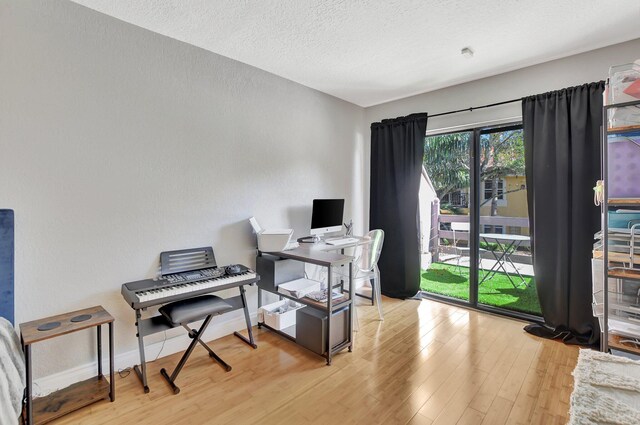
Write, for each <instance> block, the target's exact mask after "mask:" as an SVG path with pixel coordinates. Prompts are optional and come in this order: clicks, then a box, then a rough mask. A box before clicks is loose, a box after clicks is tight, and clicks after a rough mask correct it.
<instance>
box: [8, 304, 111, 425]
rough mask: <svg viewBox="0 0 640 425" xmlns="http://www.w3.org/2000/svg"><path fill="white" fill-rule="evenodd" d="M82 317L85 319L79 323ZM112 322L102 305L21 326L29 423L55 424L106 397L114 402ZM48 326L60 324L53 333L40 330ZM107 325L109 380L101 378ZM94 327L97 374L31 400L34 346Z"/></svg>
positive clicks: (53, 329)
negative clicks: (103, 329) (96, 346)
mask: <svg viewBox="0 0 640 425" xmlns="http://www.w3.org/2000/svg"><path fill="white" fill-rule="evenodd" d="M83 316H84V317H83ZM86 316H90V317H88V318H87V317H86ZM83 318H84V319H85V320H81V321H77V320H78V319H83ZM113 321H114V318H113V317H112V316H111V315H110V314H109V313H108V312H107V311H106V310H105V309H104V308H102V306H95V307H91V308H86V309H84V310H78V311H72V312H70V313H65V314H60V315H57V316H51V317H47V318H44V319H39V320H34V321H31V322H26V323H21V324H20V338H21V339H22V348H23V350H24V360H25V365H26V374H27V376H26V378H27V379H26V380H27V394H26V399H27V400H26V417H25V422H26V423H27V424H29V425H31V424H33V423H34V422H35V423H37V424H43V423H46V422H49V421H52V420H54V419H57V418H59V417H60V416H63V415H65V414H67V413H69V412H72V411H74V410H77V409H79V408H81V407H84V406H87V405H89V404H91V403H94V402H96V401H99V400H102V399H105V398H107V397H108V398H109V399H110V400H111V401H114V400H115V398H116V393H115V381H114V369H113V357H114V352H113ZM48 324H57V326H55V327H53V328H52V329H50V330H38V328H41V329H42V326H44V325H48ZM104 324H108V325H109V365H110V368H109V369H110V370H109V381H107V380H106V378H105V377H104V376H103V375H102V325H104ZM45 327H46V326H45ZM92 327H95V328H96V330H97V345H98V375H97V376H96V377H93V378H90V379H87V380H86V381H81V382H78V383H76V384H73V385H71V386H69V387H67V388H64V389H61V390H58V391H56V392H54V393H51V394H49V395H48V396H45V397H41V398H37V399H35V400H33V401H32V400H31V390H32V379H31V372H32V370H31V345H33V344H35V343H36V342H40V341H44V340H47V339H51V338H56V337H58V336H61V335H66V334H70V333H72V332H77V331H81V330H83V329H89V328H92ZM34 419H35V420H34Z"/></svg>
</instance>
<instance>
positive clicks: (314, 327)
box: [296, 307, 349, 355]
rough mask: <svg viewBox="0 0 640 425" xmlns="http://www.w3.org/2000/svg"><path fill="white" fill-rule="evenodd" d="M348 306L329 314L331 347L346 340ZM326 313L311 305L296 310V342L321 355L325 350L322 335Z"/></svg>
mask: <svg viewBox="0 0 640 425" xmlns="http://www.w3.org/2000/svg"><path fill="white" fill-rule="evenodd" d="M348 320H349V307H345V308H343V309H340V310H338V311H334V312H333V313H332V315H331V347H335V346H336V345H339V344H341V343H343V342H345V341H346V340H347V336H348V334H349V322H348ZM326 327H327V313H326V312H324V311H321V310H317V309H315V308H312V307H305V308H301V309H299V310H296V343H298V344H300V345H302V346H303V347H305V348H307V349H309V350H311V351H313V352H314V353H316V354H320V355H323V354H325V352H326V351H327V350H326V345H327V344H326V340H325V338H324V335H325V333H326Z"/></svg>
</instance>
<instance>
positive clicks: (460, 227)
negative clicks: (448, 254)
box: [451, 222, 487, 274]
mask: <svg viewBox="0 0 640 425" xmlns="http://www.w3.org/2000/svg"><path fill="white" fill-rule="evenodd" d="M470 229H471V224H470V223H469V222H452V223H451V231H452V232H453V247H454V248H455V250H456V254H457V256H458V258H457V260H456V271H457V272H458V274H461V273H460V259H461V258H462V256H463V255H464V254H465V253H466V255H467V257H469V258H471V247H470V246H469V245H470V240H469V239H467V246H458V239H457V237H456V232H458V235H459V234H460V233H461V232H464V233H466V234H467V235H470ZM479 251H480V252H479V255H478V264H479V263H480V262H481V260H482V253H483V252H487V250H486V249H482V248H480V250H479ZM469 266H471V263H469Z"/></svg>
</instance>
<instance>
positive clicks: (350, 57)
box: [74, 0, 640, 106]
mask: <svg viewBox="0 0 640 425" xmlns="http://www.w3.org/2000/svg"><path fill="white" fill-rule="evenodd" d="M74 1H75V2H76V3H79V4H82V5H85V6H87V7H90V8H92V9H95V10H97V11H100V12H103V13H105V14H108V15H111V16H114V17H116V18H118V19H121V20H123V21H126V22H130V23H132V24H135V25H138V26H140V27H143V28H146V29H149V30H151V31H155V32H157V33H160V34H163V35H166V36H169V37H172V38H175V39H177V40H180V41H184V42H187V43H190V44H193V45H195V46H198V47H202V48H204V49H207V50H210V51H212V52H215V53H218V54H221V55H223V56H227V57H230V58H233V59H236V60H238V61H241V62H244V63H247V64H250V65H253V66H255V67H257V68H261V69H263V70H266V71H269V72H272V73H274V74H276V75H280V76H282V77H284V78H288V79H290V80H293V81H296V82H298V83H301V84H304V85H306V86H308V87H312V88H314V89H317V90H320V91H323V92H325V93H329V94H331V95H333V96H336V97H339V98H341V99H345V100H347V101H349V102H353V103H355V104H358V105H361V106H371V105H375V104H379V103H383V102H386V101H389V100H394V99H399V98H402V97H406V96H410V95H413V94H417V93H422V92H427V91H431V90H435V89H438V88H442V87H447V86H451V85H454V84H459V83H462V82H466V81H471V80H475V79H478V78H482V77H487V76H490V75H495V74H500V73H502V72H506V71H510V70H513V69H517V68H522V67H525V66H530V65H534V64H537V63H541V62H546V61H548V60H552V59H557V58H561V57H565V56H569V55H572V54H575V53H580V52H584V51H588V50H592V49H595V48H599V47H604V46H608V45H611V44H615V43H620V42H623V41H627V40H632V39H635V38H639V37H640V25H638V22H640V1H638V0H616V1H611V0H563V1H558V0H485V1H477V0H173V1H172V0H136V1H131V0H74ZM467 46H469V47H471V49H473V50H474V52H475V55H474V56H473V57H472V58H470V59H467V58H465V57H463V56H462V55H461V54H460V50H461V49H462V48H463V47H467ZM639 53H640V52H639ZM630 59H633V58H630Z"/></svg>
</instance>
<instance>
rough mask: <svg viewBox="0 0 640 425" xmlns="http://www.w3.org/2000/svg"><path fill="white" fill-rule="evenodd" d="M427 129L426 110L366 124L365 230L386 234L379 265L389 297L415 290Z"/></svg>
mask: <svg viewBox="0 0 640 425" xmlns="http://www.w3.org/2000/svg"><path fill="white" fill-rule="evenodd" d="M426 131H427V114H426V113H420V114H412V115H409V116H406V117H401V118H396V119H389V120H382V121H381V122H379V123H373V124H371V198H370V209H369V228H370V229H372V230H373V229H382V230H384V232H385V240H384V246H383V248H382V253H381V255H380V259H379V260H378V266H379V268H380V275H381V276H380V280H381V288H382V293H383V294H385V295H387V296H389V297H394V298H408V297H413V296H415V295H416V294H417V293H418V291H419V290H420V225H419V214H418V213H419V211H418V192H419V189H420V176H421V173H422V160H423V156H424V141H425V134H426Z"/></svg>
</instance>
